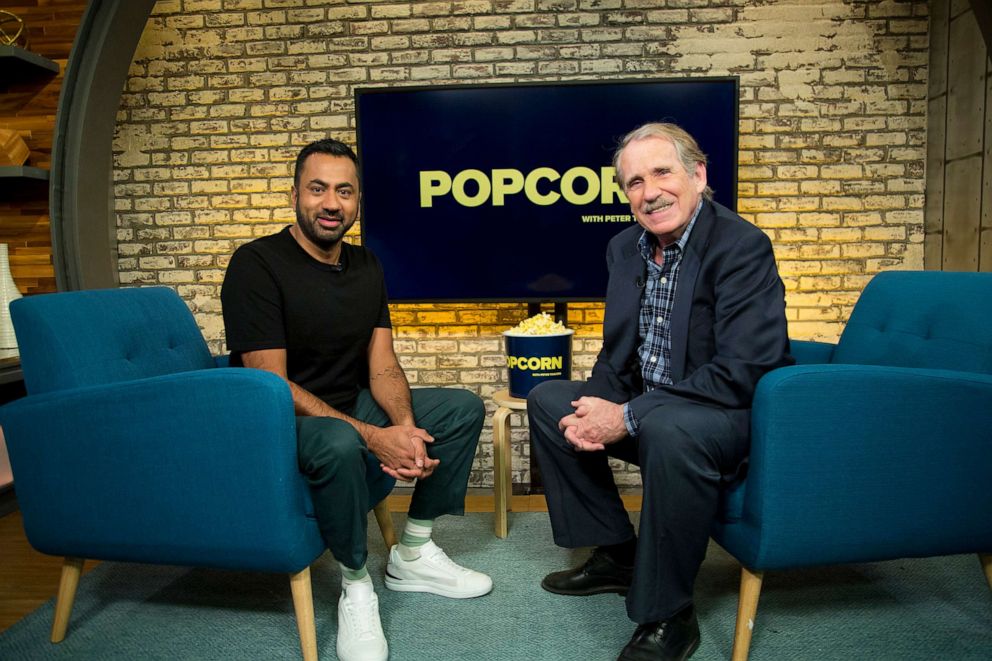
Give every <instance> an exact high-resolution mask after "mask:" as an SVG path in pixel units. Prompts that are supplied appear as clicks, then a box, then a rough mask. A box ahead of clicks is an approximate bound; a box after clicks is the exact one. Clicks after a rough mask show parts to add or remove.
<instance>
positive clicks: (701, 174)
mask: <svg viewBox="0 0 992 661" xmlns="http://www.w3.org/2000/svg"><path fill="white" fill-rule="evenodd" d="M693 179H694V180H695V182H696V192H697V193H702V192H703V191H704V190H706V166H705V165H704V164H702V163H696V175H695V176H694V177H693Z"/></svg>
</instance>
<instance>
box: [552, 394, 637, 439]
mask: <svg viewBox="0 0 992 661" xmlns="http://www.w3.org/2000/svg"><path fill="white" fill-rule="evenodd" d="M571 404H572V406H573V407H574V408H575V412H574V413H569V414H568V415H566V416H565V417H563V418H562V419H561V420H559V421H558V429H559V430H561V431H562V432H564V434H565V440H566V441H568V442H569V443H570V444H571V445H572V447H573V448H575V449H576V450H580V451H583V452H592V451H595V450H605V449H606V446H607V445H609V444H611V443H616V442H617V441H619V440H620V439H621V438H623V437H624V436H626V435H627V426H626V425H624V423H623V406H622V405H621V404H615V403H613V402H611V401H608V400H605V399H601V398H599V397H579V398H578V399H577V400H575V401H574V402H571Z"/></svg>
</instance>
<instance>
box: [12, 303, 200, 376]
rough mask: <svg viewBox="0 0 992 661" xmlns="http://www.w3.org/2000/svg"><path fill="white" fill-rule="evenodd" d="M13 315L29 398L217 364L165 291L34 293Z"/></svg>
mask: <svg viewBox="0 0 992 661" xmlns="http://www.w3.org/2000/svg"><path fill="white" fill-rule="evenodd" d="M10 315H11V319H12V320H13V322H14V327H15V329H16V333H17V345H18V348H19V350H20V354H21V365H22V367H23V371H24V383H25V386H26V388H27V391H28V393H29V394H31V395H37V394H41V393H45V392H50V391H54V390H64V389H66V388H77V387H81V386H92V385H101V384H106V383H117V382H121V381H131V380H134V379H141V378H147V377H153V376H161V375H165V374H174V373H177V372H186V371H190V370H198V369H209V368H212V367H214V361H213V359H212V358H211V356H210V351H209V350H208V349H207V345H206V343H205V342H204V341H203V336H202V335H201V334H200V329H199V328H198V327H197V325H196V321H195V320H194V319H193V315H192V314H191V313H190V311H189V309H188V308H187V307H186V304H185V303H183V301H182V299H180V298H179V295H178V294H176V292H174V291H173V290H172V289H168V288H166V287H142V288H131V289H101V290H90V291H76V292H64V293H59V294H45V295H39V296H28V297H25V298H21V299H18V300H16V301H14V302H13V303H11V305H10Z"/></svg>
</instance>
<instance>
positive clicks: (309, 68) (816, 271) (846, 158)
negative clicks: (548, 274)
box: [115, 0, 927, 485]
mask: <svg viewBox="0 0 992 661" xmlns="http://www.w3.org/2000/svg"><path fill="white" fill-rule="evenodd" d="M926 64H927V3H926V2H924V1H923V0H911V1H904V2H895V1H874V0H873V1H863V0H847V1H841V0H791V1H790V0H782V1H776V2H771V3H768V2H757V1H754V0H751V1H745V0H462V1H454V2H399V1H397V2H389V1H384V2H375V1H369V2H363V1H351V2H345V1H343V0H328V1H326V2H325V1H321V0H167V1H166V0H161V1H160V2H159V3H158V4H157V5H156V8H155V11H154V12H153V15H152V17H151V19H150V20H149V23H148V25H147V27H146V29H145V33H144V35H143V37H142V40H141V44H140V46H139V48H138V52H137V54H136V57H135V61H134V62H133V64H132V66H131V72H130V77H129V80H128V84H127V88H126V90H125V94H124V98H123V101H122V105H121V109H120V113H119V120H118V127H117V139H116V142H115V158H116V169H115V177H116V182H117V184H116V188H115V198H116V199H115V204H116V210H117V217H118V247H119V255H120V260H119V268H120V278H121V281H122V282H123V283H127V284H165V285H168V286H173V287H175V288H176V289H177V291H179V293H180V294H181V295H182V296H183V297H184V298H185V299H186V301H187V302H188V304H189V305H190V308H191V309H192V310H193V312H194V314H195V315H196V317H197V320H198V321H199V323H200V325H201V327H202V328H203V331H204V335H205V336H206V337H207V339H208V341H209V342H210V344H211V347H212V349H213V350H214V351H215V352H220V351H222V350H223V323H222V321H221V318H220V306H219V302H218V298H219V289H220V283H221V281H222V279H223V273H224V269H225V267H226V265H227V261H228V259H229V257H230V254H231V252H233V250H234V249H235V247H236V246H237V245H239V244H241V243H243V242H244V241H248V240H250V239H252V238H255V237H258V236H263V235H266V234H270V233H273V232H275V231H277V230H278V229H279V228H281V227H282V226H283V225H285V224H287V223H290V222H292V221H293V214H292V211H291V209H290V207H289V202H288V190H289V186H290V184H291V180H290V177H291V173H292V160H293V159H294V158H295V155H296V152H297V151H298V149H299V148H300V147H301V146H302V145H304V144H306V143H307V142H309V141H311V140H313V139H317V138H321V137H325V136H327V135H333V136H335V137H338V138H341V139H344V140H345V141H348V142H351V143H354V125H355V117H354V101H353V98H354V96H353V90H354V88H355V87H356V86H363V87H368V86H373V85H397V84H404V85H407V84H427V83H429V84H438V85H443V84H448V83H450V84H456V83H466V82H472V83H484V82H518V81H536V80H540V81H549V80H593V79H631V78H641V77H679V76H703V75H707V76H709V75H736V76H740V80H741V106H740V125H739V127H738V128H739V134H740V169H739V172H738V196H739V198H738V199H739V210H740V212H741V213H742V214H743V215H744V216H745V217H747V218H748V219H749V220H751V221H753V222H755V223H756V224H757V225H758V226H759V227H761V228H762V229H763V230H765V231H766V232H767V233H768V235H769V236H770V237H771V238H772V240H773V242H774V245H775V248H776V251H777V255H778V258H779V264H780V269H781V272H782V276H783V279H784V280H785V282H786V286H787V289H788V305H789V309H788V317H789V321H790V332H791V334H792V335H793V336H794V337H797V338H804V339H823V340H833V339H835V338H836V337H837V336H838V335H839V333H840V331H841V330H842V329H843V324H844V322H845V320H846V319H847V317H848V315H849V313H850V310H851V307H852V305H853V303H854V301H856V300H857V295H858V293H859V292H860V290H861V288H862V287H863V286H864V284H865V283H866V282H867V280H868V279H869V278H870V277H871V275H872V274H874V273H876V272H878V271H880V270H884V269H892V268H922V265H923V261H922V255H923V252H922V245H923V244H922V240H923V181H924V180H923V175H924V172H923V167H924V165H923V164H924V157H925V153H924V144H925V141H926V128H925V122H926V117H925V108H926V105H925V103H926V84H927V69H926ZM387 268H388V265H387ZM393 315H394V324H395V326H396V334H397V336H398V338H399V341H398V348H399V352H400V355H401V360H402V361H403V363H404V365H405V367H406V368H407V369H408V372H409V376H410V380H411V381H412V382H413V383H414V384H440V385H455V386H459V387H465V388H469V389H471V390H473V391H475V392H477V393H479V394H480V395H482V396H483V397H487V396H488V395H490V394H491V393H492V392H494V391H495V390H497V389H500V388H502V387H505V385H506V383H505V379H506V375H505V369H504V368H503V367H502V365H503V357H502V350H501V344H500V339H499V333H500V331H502V330H504V329H506V328H507V327H509V326H511V325H513V324H515V323H516V322H517V321H519V320H520V319H521V318H523V317H524V316H526V310H525V307H524V306H522V305H433V306H427V305H418V306H413V305H396V306H394V307H393ZM570 320H571V321H572V324H571V325H573V326H574V327H575V328H576V330H577V335H576V346H575V363H576V367H577V369H578V371H580V372H584V371H585V370H588V369H589V368H590V367H591V365H592V362H593V359H594V356H595V352H596V351H597V350H598V348H599V340H598V338H599V335H600V331H601V329H600V324H601V322H602V308H601V306H599V305H596V304H582V305H574V306H572V307H571V309H570ZM515 422H516V423H517V426H516V427H515V432H514V462H515V464H514V465H515V468H516V470H515V471H514V479H515V480H516V481H527V480H528V479H529V477H528V475H526V473H525V472H524V471H523V468H524V467H525V466H526V461H524V457H525V455H526V452H527V450H526V447H525V445H526V430H525V429H523V428H522V426H521V425H522V422H523V421H521V420H519V419H518V420H516V421H515ZM490 439H491V436H490V432H489V430H488V429H487V430H486V432H485V435H484V437H483V442H482V444H481V446H480V454H479V457H478V458H477V461H476V466H475V471H474V472H473V477H472V483H473V484H475V485H489V484H491V468H492V452H491V443H490ZM618 476H619V481H620V482H621V483H622V484H636V483H637V476H636V473H633V472H630V471H629V470H623V469H620V470H619V473H618Z"/></svg>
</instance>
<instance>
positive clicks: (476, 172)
mask: <svg viewBox="0 0 992 661" xmlns="http://www.w3.org/2000/svg"><path fill="white" fill-rule="evenodd" d="M356 113H357V122H358V124H357V129H358V154H359V160H360V163H361V180H362V181H361V186H362V215H361V219H362V223H361V227H362V243H363V244H364V245H366V246H368V247H369V248H371V250H372V251H373V252H374V253H375V254H376V255H378V257H379V259H380V260H381V261H382V263H383V266H384V268H385V272H386V285H387V288H388V292H389V298H390V300H391V301H394V302H485V301H492V302H499V301H503V302H507V301H518V302H539V301H556V302H569V301H595V300H601V299H603V298H604V297H605V295H606V280H607V272H606V263H605V253H606V244H607V242H608V241H609V240H610V238H611V237H613V236H614V235H615V234H617V233H618V232H620V231H621V230H623V229H624V228H626V227H628V226H629V225H630V224H631V223H633V222H635V221H634V220H633V217H632V216H631V214H630V207H629V206H628V205H627V203H626V198H625V197H624V196H623V194H622V192H620V190H619V188H618V187H617V186H616V184H615V183H614V182H613V178H612V177H613V168H612V157H613V151H614V149H615V147H616V145H617V142H618V140H619V139H620V138H621V137H622V136H623V135H624V134H626V133H627V132H629V131H630V130H632V129H633V128H636V127H637V126H640V125H641V124H643V123H645V122H649V121H672V122H675V123H677V124H679V125H680V126H682V127H683V128H685V129H686V130H687V131H688V132H689V133H690V134H692V135H693V136H694V137H695V138H696V140H697V141H698V142H699V144H700V147H701V148H702V150H703V151H704V153H706V154H707V156H708V159H709V168H708V171H707V174H708V180H709V183H710V186H711V187H712V188H713V189H714V191H715V199H716V200H717V201H718V202H720V203H721V204H723V205H725V206H728V207H730V208H731V209H735V208H736V201H737V199H736V198H737V118H738V114H737V113H738V79H737V78H736V77H727V78H689V79H673V80H644V81H641V80H639V81H633V82H589V83H539V84H512V85H473V86H445V87H392V88H374V89H373V88H370V89H358V90H356Z"/></svg>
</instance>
